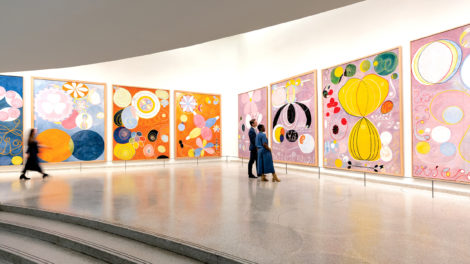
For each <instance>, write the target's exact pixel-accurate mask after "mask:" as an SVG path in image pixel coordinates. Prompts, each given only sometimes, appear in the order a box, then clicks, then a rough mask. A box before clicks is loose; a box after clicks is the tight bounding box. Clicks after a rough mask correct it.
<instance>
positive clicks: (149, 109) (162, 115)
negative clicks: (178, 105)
mask: <svg viewBox="0 0 470 264" xmlns="http://www.w3.org/2000/svg"><path fill="white" fill-rule="evenodd" d="M169 100H170V99H169V91H168V90H162V89H150V88H141V87H131V86H122V85H113V160H145V159H168V158H169V157H170V143H169V142H170V141H169V140H170V106H169Z"/></svg>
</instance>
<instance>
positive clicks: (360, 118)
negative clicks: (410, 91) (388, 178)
mask: <svg viewBox="0 0 470 264" xmlns="http://www.w3.org/2000/svg"><path fill="white" fill-rule="evenodd" d="M322 87H323V91H322V101H323V120H324V122H323V146H324V150H323V166H324V167H326V168H335V169H344V170H352V171H361V172H375V173H381V174H389V175H397V176H403V137H402V131H403V122H402V110H401V109H402V106H401V104H402V103H401V89H402V88H401V87H402V74H401V49H400V48H395V49H392V50H388V51H385V52H381V53H379V54H374V55H371V56H368V57H365V58H362V59H358V60H355V61H352V62H348V63H344V64H341V65H338V66H334V67H331V68H328V69H325V70H323V71H322Z"/></svg>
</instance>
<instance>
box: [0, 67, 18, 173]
mask: <svg viewBox="0 0 470 264" xmlns="http://www.w3.org/2000/svg"><path fill="white" fill-rule="evenodd" d="M21 163H23V78H22V77H16V76H5V75H0V165H19V164H21Z"/></svg>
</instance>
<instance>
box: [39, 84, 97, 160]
mask: <svg viewBox="0 0 470 264" xmlns="http://www.w3.org/2000/svg"><path fill="white" fill-rule="evenodd" d="M31 94H32V95H33V98H34V100H33V107H32V110H33V114H32V116H33V118H32V122H33V124H32V126H33V127H35V128H36V129H37V140H38V142H39V144H41V145H43V146H45V148H42V149H41V151H40V153H39V158H40V160H41V161H42V162H79V161H105V160H106V151H105V149H106V136H105V135H106V129H105V128H106V126H105V123H106V112H105V109H106V84H104V83H94V82H82V81H73V80H60V79H43V78H33V79H32V93H31Z"/></svg>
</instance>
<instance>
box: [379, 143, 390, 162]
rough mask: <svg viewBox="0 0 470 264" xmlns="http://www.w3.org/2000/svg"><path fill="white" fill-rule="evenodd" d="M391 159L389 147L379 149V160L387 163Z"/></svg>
mask: <svg viewBox="0 0 470 264" xmlns="http://www.w3.org/2000/svg"><path fill="white" fill-rule="evenodd" d="M392 158H393V152H392V149H391V148H390V147H389V146H385V147H382V149H380V159H381V160H383V161H384V162H389V161H391V160H392Z"/></svg>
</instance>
